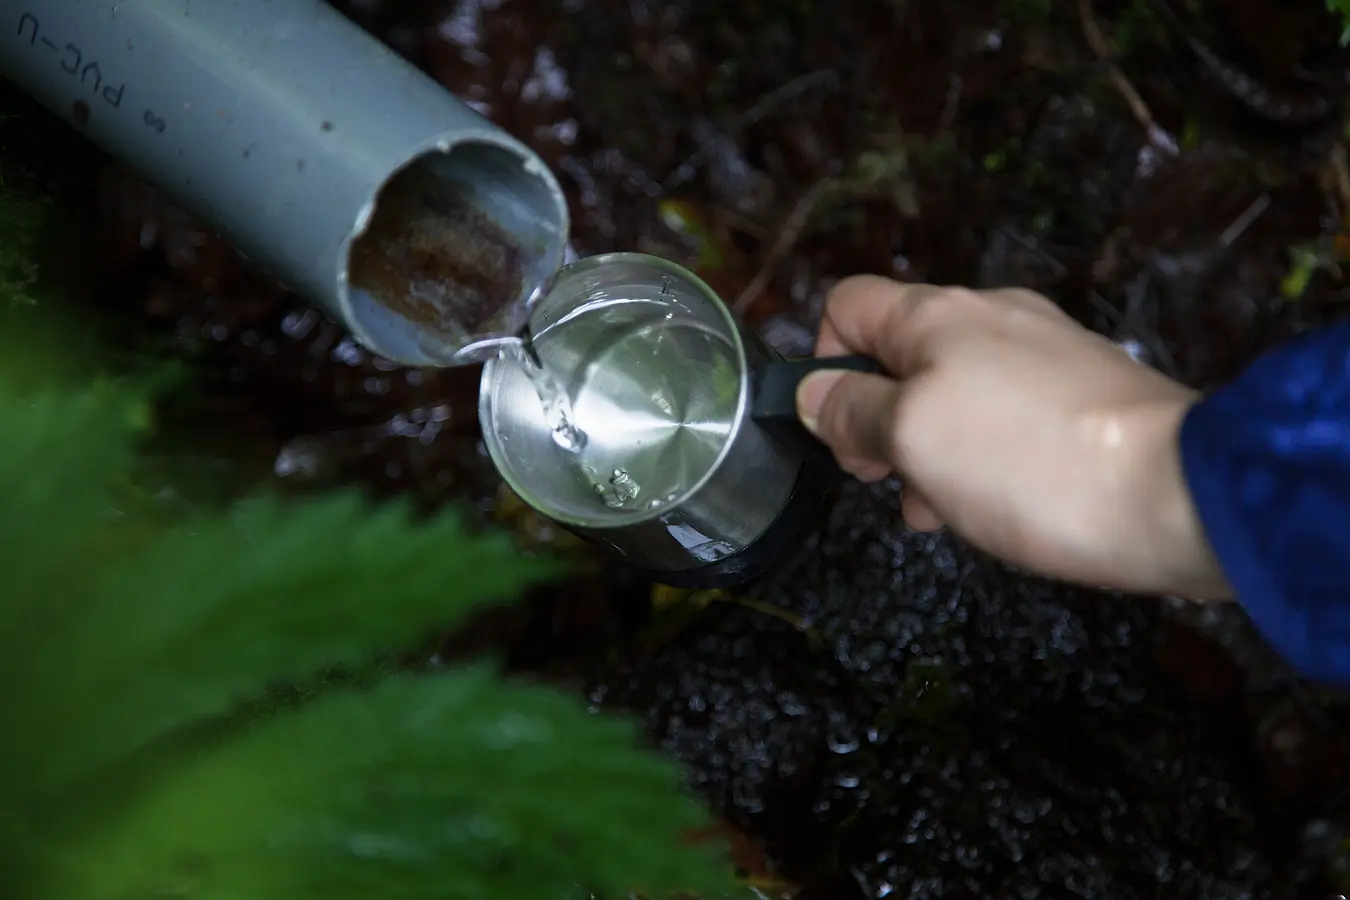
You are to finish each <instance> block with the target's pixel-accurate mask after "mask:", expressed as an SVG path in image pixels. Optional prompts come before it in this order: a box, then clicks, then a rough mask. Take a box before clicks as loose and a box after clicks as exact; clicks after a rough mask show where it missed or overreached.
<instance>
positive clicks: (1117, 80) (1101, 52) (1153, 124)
mask: <svg viewBox="0 0 1350 900" xmlns="http://www.w3.org/2000/svg"><path fill="white" fill-rule="evenodd" d="M1078 16H1079V18H1080V19H1081V20H1082V23H1083V38H1084V40H1086V41H1087V43H1088V46H1089V47H1091V48H1092V52H1093V53H1094V54H1096V56H1097V58H1098V59H1099V60H1101V62H1102V64H1103V65H1105V66H1106V71H1107V75H1108V76H1109V77H1110V79H1111V83H1112V84H1113V85H1114V86H1115V88H1116V90H1117V91H1118V92H1119V93H1120V95H1121V97H1123V98H1124V99H1125V104H1126V105H1127V106H1129V108H1130V112H1131V113H1132V114H1133V115H1134V118H1135V121H1137V122H1138V123H1139V125H1140V126H1141V127H1142V128H1143V129H1144V134H1145V135H1147V137H1148V142H1149V144H1150V145H1151V146H1152V147H1153V148H1154V149H1156V150H1160V151H1162V152H1163V153H1166V154H1167V155H1168V156H1176V155H1177V145H1176V141H1175V140H1173V139H1172V136H1171V135H1169V134H1168V133H1167V132H1166V131H1164V130H1163V129H1162V128H1160V127H1159V126H1158V123H1157V121H1156V120H1155V119H1154V118H1153V113H1152V112H1151V111H1150V110H1149V108H1148V104H1147V103H1145V102H1144V98H1143V97H1141V96H1139V92H1138V91H1137V90H1135V88H1134V85H1133V84H1131V83H1130V80H1129V79H1128V78H1126V77H1125V73H1124V72H1122V71H1121V70H1120V67H1119V66H1117V65H1116V63H1115V60H1114V58H1113V56H1114V54H1113V53H1112V52H1111V45H1110V44H1109V43H1108V42H1107V40H1106V36H1105V35H1103V34H1102V30H1101V28H1100V27H1099V26H1098V25H1097V19H1096V17H1095V16H1093V14H1092V0H1078Z"/></svg>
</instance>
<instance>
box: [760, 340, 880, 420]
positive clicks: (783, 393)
mask: <svg viewBox="0 0 1350 900" xmlns="http://www.w3.org/2000/svg"><path fill="white" fill-rule="evenodd" d="M821 369H833V370H836V371H837V370H841V369H842V370H843V371H846V372H865V373H867V374H869V375H884V374H885V373H886V370H885V369H883V368H882V367H881V364H880V363H878V362H877V361H876V360H875V359H872V357H870V356H820V357H804V358H802V359H783V360H772V361H770V362H766V363H763V364H761V365H760V366H759V367H758V368H757V369H756V370H755V373H754V379H753V381H752V391H751V395H750V417H751V418H752V419H754V420H755V421H756V422H759V423H761V424H768V423H770V422H784V423H795V424H800V423H799V420H798V419H797V386H798V385H799V384H801V383H802V380H803V379H804V378H806V376H807V375H810V374H811V373H812V372H818V371H820V370H821Z"/></svg>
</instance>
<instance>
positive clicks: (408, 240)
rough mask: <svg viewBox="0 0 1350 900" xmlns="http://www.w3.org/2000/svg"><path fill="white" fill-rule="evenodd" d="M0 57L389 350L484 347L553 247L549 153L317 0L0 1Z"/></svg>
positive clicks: (554, 260)
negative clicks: (358, 259)
mask: <svg viewBox="0 0 1350 900" xmlns="http://www.w3.org/2000/svg"><path fill="white" fill-rule="evenodd" d="M0 73H3V74H4V75H6V76H8V77H9V78H10V79H11V80H13V81H14V82H15V83H17V84H18V85H19V86H20V87H22V88H23V89H25V90H26V91H27V92H29V93H30V94H32V95H33V96H34V97H36V98H37V99H38V101H39V102H41V103H42V104H44V105H45V106H46V107H47V108H48V109H50V110H52V111H53V112H54V113H56V114H57V115H59V116H61V117H63V118H64V119H66V120H67V121H68V122H70V123H71V124H72V125H73V126H75V127H76V128H78V129H80V130H81V131H83V132H84V133H85V134H86V135H87V136H88V137H89V138H90V139H91V140H93V141H94V142H95V143H97V144H99V145H101V146H102V147H103V148H104V149H105V150H107V151H108V152H109V153H110V154H112V156H114V157H115V158H117V159H118V160H120V161H121V162H123V163H124V164H126V165H127V166H129V167H130V168H132V169H134V170H135V171H136V172H137V173H138V174H139V175H140V176H141V177H142V178H144V179H145V180H146V181H148V182H149V183H151V184H153V185H155V186H156V187H158V188H159V189H161V190H162V191H164V193H165V194H167V195H168V196H170V197H172V198H173V199H174V200H175V201H176V202H177V203H179V204H180V205H181V206H182V207H183V208H184V209H186V210H188V211H189V212H190V213H192V214H193V215H194V216H196V217H198V218H200V219H201V220H202V221H203V222H205V223H209V224H210V225H212V226H214V227H215V228H216V229H217V230H218V231H219V232H220V233H221V234H222V235H223V236H224V237H225V238H226V239H227V240H229V241H230V242H231V243H232V244H233V245H234V246H235V247H237V248H238V249H239V250H240V251H241V252H243V253H244V254H245V255H247V256H249V257H250V258H252V259H253V260H254V261H255V262H257V263H260V264H261V265H262V266H263V267H265V268H267V269H269V270H271V271H272V272H273V274H275V275H276V276H277V277H278V278H280V279H281V280H282V281H283V282H285V283H286V284H287V285H288V286H290V287H291V288H292V289H293V290H295V291H297V292H298V293H300V294H302V295H304V296H306V297H307V298H309V299H310V300H311V301H313V302H314V303H316V304H317V305H319V306H321V307H322V308H323V309H324V310H325V311H327V312H328V313H329V314H330V315H332V316H333V317H334V318H336V319H337V320H338V321H340V322H342V323H343V324H344V325H345V326H346V327H347V328H348V329H350V330H351V332H352V334H353V336H354V337H356V339H357V340H359V341H360V342H361V343H363V344H364V345H365V346H366V347H367V348H369V349H370V350H371V351H372V352H374V353H377V354H379V355H382V356H384V357H386V358H388V359H390V360H392V361H395V362H399V363H404V364H409V365H448V364H458V363H466V362H474V361H479V360H481V359H482V358H485V357H486V356H487V355H490V354H491V353H493V352H495V351H493V350H491V349H490V347H491V343H492V341H491V339H493V338H504V337H507V336H511V335H515V334H517V333H518V332H519V331H520V329H521V328H522V327H523V326H524V324H525V322H526V319H527V314H528V308H529V305H530V304H531V303H532V302H533V295H534V294H535V293H536V292H537V290H538V289H539V287H540V285H542V284H544V283H545V282H547V281H548V280H549V279H550V278H551V277H552V275H553V274H554V273H555V272H556V271H557V269H558V267H559V266H560V265H561V263H562V259H563V254H564V250H565V248H566V245H567V233H568V225H569V223H568V215H567V205H566V200H565V199H564V197H563V194H562V191H561V190H560V189H559V186H558V183H557V181H556V179H555V178H554V177H553V175H552V173H551V172H549V170H548V167H547V166H545V165H544V164H543V162H542V161H540V160H539V158H538V157H537V156H535V154H534V153H533V152H532V151H530V150H529V149H528V148H526V147H525V146H524V145H523V144H521V143H520V142H519V141H517V140H516V139H514V138H512V137H511V136H509V135H507V134H506V133H505V132H503V131H502V130H501V129H499V128H497V127H496V126H495V125H493V124H492V123H490V122H489V121H488V120H486V119H485V118H483V117H482V116H480V115H478V113H476V112H474V111H473V110H472V109H470V108H469V107H467V106H466V105H464V104H463V103H461V102H460V101H459V100H457V99H456V98H455V97H454V96H453V95H451V94H450V93H448V92H447V91H445V90H444V89H443V88H442V87H440V85H438V84H436V83H435V82H433V81H432V80H431V79H430V78H428V77H427V76H425V75H423V74H422V73H421V72H420V71H418V70H417V69H416V68H414V67H413V66H411V65H410V64H408V63H407V62H405V61H404V60H403V59H401V58H400V57H399V56H398V55H397V54H395V53H394V52H392V51H391V50H389V49H387V48H386V47H385V46H384V45H382V44H380V43H379V42H378V41H377V40H375V39H374V38H372V37H370V36H369V35H368V34H366V33H365V32H364V31H362V30H361V29H360V28H358V27H357V26H356V25H354V24H353V23H351V22H350V21H348V20H347V19H346V18H344V17H343V16H342V15H340V14H339V13H337V12H336V11H334V10H332V9H331V8H329V7H328V6H327V5H325V4H324V3H323V2H321V0H0ZM396 176H397V177H396ZM391 179H393V180H394V181H395V183H402V184H403V187H402V188H401V189H400V191H398V192H396V193H401V194H402V199H398V198H395V199H391V200H390V202H389V203H387V204H378V205H377V203H376V201H377V199H381V191H382V189H383V188H385V187H386V186H387V185H388V184H389V183H390V182H391ZM433 195H437V196H439V197H440V200H433V199H428V198H431V197H433ZM389 196H392V195H389ZM419 197H420V198H422V200H426V203H427V204H429V205H424V206H421V207H417V203H419V202H421V201H420V200H419V199H418V198H419ZM409 198H411V200H409ZM447 198H448V199H447ZM440 201H445V202H446V203H448V204H449V205H448V206H444V207H442V206H438V205H437V203H439V202H440ZM409 202H411V203H412V204H413V206H414V207H416V208H415V209H413V211H412V212H407V211H406V210H407V208H408V203H409ZM377 206H378V209H379V214H378V215H377ZM386 208H387V209H388V214H387V215H386V212H385V211H386ZM401 210H402V211H401ZM447 210H448V211H447ZM443 213H444V214H443ZM391 216H392V217H395V218H397V217H400V216H403V217H404V218H405V219H407V221H394V220H391V219H389V217H391ZM438 216H439V217H440V219H439V220H437V221H433V220H436V218H437V217H438ZM382 217H383V218H382ZM480 217H486V219H487V220H488V222H487V223H486V224H485V223H482V222H481V221H480ZM381 222H384V224H381ZM372 224H374V225H375V226H376V227H375V228H373V229H372V228H371V226H372ZM493 226H496V228H494V227H493ZM368 229H369V230H370V235H369V236H373V235H375V232H377V231H381V232H384V233H385V238H386V239H387V240H386V242H385V244H384V245H374V244H361V243H360V242H359V240H358V238H359V236H360V235H362V233H363V232H366V231H367V230H368ZM391 235H392V237H391ZM360 240H366V238H360ZM354 242H355V246H357V247H358V249H359V248H362V247H364V248H365V249H366V250H368V251H369V252H368V253H367V254H366V257H367V263H366V265H367V270H368V276H367V277H365V280H362V278H360V277H358V278H357V279H356V282H357V283H358V284H360V285H361V286H360V287H357V286H354V285H353V283H352V279H351V277H350V276H351V275H352V273H353V270H352V265H351V263H352V260H353V258H352V252H351V251H352V249H353V246H354ZM372 248H373V249H372ZM381 254H384V255H383V256H381ZM390 254H392V255H390ZM372 259H373V260H374V262H371V260H372ZM382 264H387V265H385V269H384V270H381V271H382V274H381V271H376V270H379V269H380V265H382ZM400 267H404V268H409V267H411V269H415V270H416V271H412V272H411V274H410V273H409V272H407V271H403V270H402V269H400ZM419 267H420V268H419ZM513 272H514V273H515V275H518V276H519V277H514V276H513V275H512V273H513ZM370 273H373V274H370ZM391 273H392V274H391ZM405 276H406V277H405ZM381 279H382V286H381V287H379V288H378V289H376V288H375V287H373V286H372V285H373V284H374V282H375V281H381ZM390 279H393V280H395V281H399V284H398V285H397V288H398V290H401V291H402V292H403V293H404V294H406V296H399V297H394V299H393V300H391V299H390V297H391V295H390V293H389V290H390V288H389V285H390V283H391V281H390ZM447 285H449V287H447ZM365 287H370V288H371V289H370V290H366V289H363V288H365ZM398 290H396V291H395V293H398ZM485 310H486V312H485ZM484 338H485V339H489V340H487V342H486V343H485V344H483V345H481V346H480V348H479V349H478V350H477V351H475V350H474V349H472V348H471V349H469V350H468V351H465V352H459V351H461V349H462V348H463V347H464V346H465V344H466V343H467V342H469V341H471V340H472V339H484ZM457 353H458V355H456V354H457Z"/></svg>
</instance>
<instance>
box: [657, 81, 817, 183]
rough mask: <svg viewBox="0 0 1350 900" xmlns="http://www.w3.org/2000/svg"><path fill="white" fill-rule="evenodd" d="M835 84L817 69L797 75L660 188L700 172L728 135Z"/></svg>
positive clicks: (703, 147)
mask: <svg viewBox="0 0 1350 900" xmlns="http://www.w3.org/2000/svg"><path fill="white" fill-rule="evenodd" d="M838 80H839V74H838V73H837V72H836V71H835V70H834V69H819V70H817V71H815V72H808V73H806V74H805V75H799V76H798V77H796V78H794V79H792V80H791V81H789V82H787V83H786V84H783V85H780V86H778V87H776V88H774V89H773V90H771V91H769V92H768V93H767V94H765V95H764V96H762V97H760V98H759V99H758V100H756V101H755V102H754V104H753V105H752V106H751V107H750V108H749V109H747V110H746V111H745V112H743V113H741V114H740V115H739V116H737V117H736V119H735V121H733V122H732V123H731V127H730V128H728V129H726V131H719V132H717V134H715V135H714V136H713V137H711V138H709V139H708V140H706V141H704V142H703V143H701V144H700V145H699V146H698V149H697V150H695V151H694V152H693V153H691V154H689V156H688V157H687V158H686V159H685V161H684V162H682V163H680V164H679V165H678V166H676V167H675V171H674V172H672V173H671V175H670V177H669V178H667V179H666V182H665V184H664V185H662V187H663V188H664V189H665V190H667V191H672V190H674V189H675V188H677V187H679V186H680V185H682V184H684V183H685V182H687V181H689V179H691V178H693V177H694V176H695V175H696V174H698V170H699V168H700V167H702V165H703V164H704V163H706V162H707V161H708V160H709V159H710V158H711V157H712V155H713V154H714V153H715V152H716V151H717V147H718V145H719V144H721V143H723V142H724V141H727V140H729V136H728V132H730V133H731V134H736V133H739V132H741V131H743V130H744V129H746V128H748V127H749V126H751V125H754V124H755V123H757V122H759V121H760V120H761V119H763V118H764V117H765V116H767V115H768V114H769V113H771V112H773V111H774V110H775V109H777V108H778V107H779V106H781V105H782V104H783V103H785V102H786V101H788V100H791V99H792V98H793V97H797V96H800V95H801V94H804V93H806V92H807V91H808V90H811V89H812V88H813V87H816V86H817V85H819V86H820V87H826V86H828V85H830V84H832V83H833V84H836V85H837V84H838Z"/></svg>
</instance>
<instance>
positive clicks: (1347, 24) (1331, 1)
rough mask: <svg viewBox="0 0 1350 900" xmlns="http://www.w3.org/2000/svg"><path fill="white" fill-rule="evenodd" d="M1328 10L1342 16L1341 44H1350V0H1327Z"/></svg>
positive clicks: (1343, 45)
mask: <svg viewBox="0 0 1350 900" xmlns="http://www.w3.org/2000/svg"><path fill="white" fill-rule="evenodd" d="M1327 10H1328V11H1329V12H1333V13H1336V14H1337V15H1338V16H1340V17H1341V46H1342V47H1347V46H1350V0H1327Z"/></svg>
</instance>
